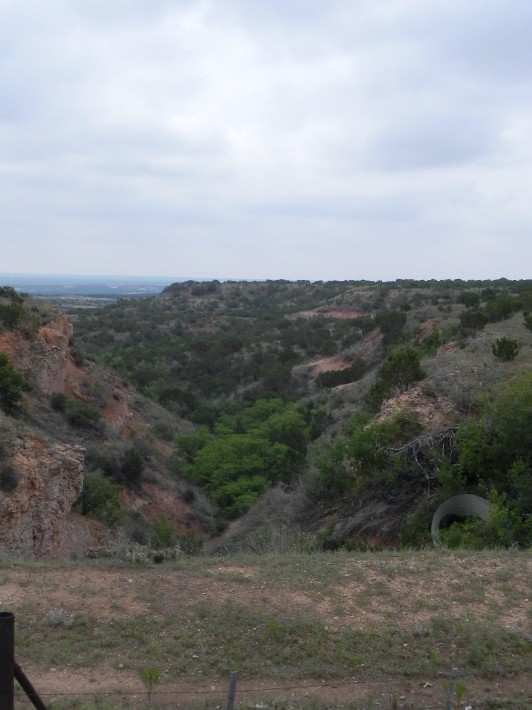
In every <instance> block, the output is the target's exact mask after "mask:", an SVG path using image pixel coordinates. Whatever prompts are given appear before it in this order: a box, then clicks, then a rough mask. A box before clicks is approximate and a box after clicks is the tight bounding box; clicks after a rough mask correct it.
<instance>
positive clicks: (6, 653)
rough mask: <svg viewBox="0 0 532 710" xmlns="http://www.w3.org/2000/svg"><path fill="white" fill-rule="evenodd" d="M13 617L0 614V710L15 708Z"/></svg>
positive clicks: (4, 612) (6, 613) (8, 612)
mask: <svg viewBox="0 0 532 710" xmlns="http://www.w3.org/2000/svg"><path fill="white" fill-rule="evenodd" d="M14 667H15V615H14V614H13V613H12V612H10V611H2V612H0V710H13V708H14V707H15V675H14Z"/></svg>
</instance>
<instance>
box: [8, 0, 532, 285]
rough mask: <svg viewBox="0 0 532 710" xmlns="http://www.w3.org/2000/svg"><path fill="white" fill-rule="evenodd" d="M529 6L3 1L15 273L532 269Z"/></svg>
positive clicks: (376, 273) (485, 272) (449, 0)
mask: <svg viewBox="0 0 532 710" xmlns="http://www.w3.org/2000/svg"><path fill="white" fill-rule="evenodd" d="M531 31H532V3H531V2H530V0H511V2H508V1H507V0H267V1H266V0H216V1H215V0H46V1H45V0H24V2H21V1H20V0H0V271H2V272H11V273H57V274H64V273H69V274H130V275H139V276H142V275H161V276H195V277H212V278H258V279H262V278H286V279H310V280H328V279H342V280H343V279H369V280H379V279H382V280H393V279H396V278H419V279H431V278H436V279H442V278H464V279H469V278H471V279H478V278H485V279H492V278H499V277H506V278H510V279H521V278H531V277H532V273H531V268H530V267H531V264H532V42H531V41H530V33H531Z"/></svg>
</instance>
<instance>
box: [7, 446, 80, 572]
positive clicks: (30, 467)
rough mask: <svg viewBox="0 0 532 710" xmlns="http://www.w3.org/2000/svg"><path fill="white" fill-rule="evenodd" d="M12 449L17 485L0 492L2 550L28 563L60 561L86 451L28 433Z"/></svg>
mask: <svg viewBox="0 0 532 710" xmlns="http://www.w3.org/2000/svg"><path fill="white" fill-rule="evenodd" d="M10 448H11V450H10V451H9V456H10V461H11V465H12V468H13V470H14V471H15V472H16V477H17V479H18V480H17V483H16V486H15V487H14V489H13V490H11V491H9V492H3V491H0V550H3V551H5V552H7V553H8V554H11V555H14V556H18V557H24V558H29V559H32V558H42V557H48V558H49V557H52V558H53V557H56V556H57V551H58V549H59V546H60V543H61V537H62V535H63V530H64V524H65V519H66V517H67V516H68V514H69V513H70V509H71V507H72V504H73V503H74V501H75V500H76V498H77V497H78V496H79V494H80V492H81V489H82V486H83V462H84V450H83V448H82V447H81V446H72V445H67V444H62V443H57V442H54V443H45V442H44V441H43V440H41V439H39V438H37V437H36V436H34V435H33V434H29V433H26V434H23V435H19V437H18V438H17V440H16V443H14V444H13V446H12V447H10Z"/></svg>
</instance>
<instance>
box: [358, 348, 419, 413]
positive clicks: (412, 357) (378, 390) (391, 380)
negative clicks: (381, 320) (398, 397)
mask: <svg viewBox="0 0 532 710" xmlns="http://www.w3.org/2000/svg"><path fill="white" fill-rule="evenodd" d="M424 376H425V373H424V372H423V369H422V368H421V363H420V359H419V351H418V349H417V348H415V347H413V346H412V345H400V346H398V347H396V348H394V349H393V350H392V351H391V353H390V354H389V355H388V357H387V358H386V360H385V361H384V363H383V364H382V367H381V369H380V372H379V375H378V378H377V382H376V383H375V384H374V386H373V387H372V388H371V390H370V392H369V395H368V403H369V404H370V405H372V406H373V407H375V408H377V407H378V406H380V404H381V402H382V400H383V399H385V398H386V397H387V396H389V395H390V394H391V393H392V391H393V390H398V391H404V390H405V389H407V388H408V387H409V386H410V385H411V384H413V383H414V382H416V381H417V380H420V379H422V378H423V377H424Z"/></svg>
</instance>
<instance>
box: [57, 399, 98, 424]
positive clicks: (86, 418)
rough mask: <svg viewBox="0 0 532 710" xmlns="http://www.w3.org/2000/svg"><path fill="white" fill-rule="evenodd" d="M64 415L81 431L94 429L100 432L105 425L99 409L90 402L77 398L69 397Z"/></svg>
mask: <svg viewBox="0 0 532 710" xmlns="http://www.w3.org/2000/svg"><path fill="white" fill-rule="evenodd" d="M64 414H65V416H66V419H67V421H68V422H70V424H72V425H73V426H75V427H79V428H80V429H93V430H96V431H98V430H100V429H101V428H102V425H103V418H102V414H101V412H100V410H99V409H98V407H96V406H95V405H94V404H91V403H90V402H85V401H83V400H82V399H76V398H75V397H69V396H68V395H67V400H66V406H65V410H64Z"/></svg>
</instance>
